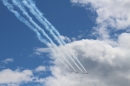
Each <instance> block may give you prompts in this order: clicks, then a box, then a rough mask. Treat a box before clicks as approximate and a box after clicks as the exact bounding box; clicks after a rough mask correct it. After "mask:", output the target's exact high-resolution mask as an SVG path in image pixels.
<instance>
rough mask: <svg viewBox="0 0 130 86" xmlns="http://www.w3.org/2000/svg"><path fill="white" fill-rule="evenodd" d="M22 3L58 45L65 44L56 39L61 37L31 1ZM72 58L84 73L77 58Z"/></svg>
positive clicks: (24, 0) (25, 0)
mask: <svg viewBox="0 0 130 86" xmlns="http://www.w3.org/2000/svg"><path fill="white" fill-rule="evenodd" d="M27 1H28V3H30V5H29V4H28V3H27ZM23 3H24V5H26V6H27V7H28V8H29V9H30V12H31V13H32V14H33V15H34V16H35V17H36V18H37V19H38V20H39V22H40V23H42V24H43V25H44V26H45V28H46V29H47V30H48V31H49V32H50V34H51V35H52V36H53V37H54V38H55V40H56V41H57V42H58V43H59V44H60V45H65V44H66V43H65V42H64V41H63V40H62V39H61V38H58V37H60V36H61V35H60V33H59V32H58V31H57V30H56V29H55V27H54V26H53V25H51V23H50V22H49V21H48V20H47V19H46V18H45V17H43V15H42V13H41V12H40V11H39V10H38V8H37V7H36V6H35V4H34V2H33V1H31V0H23ZM53 31H54V32H55V33H54V32H53ZM56 35H57V36H58V37H57V36H56ZM59 39H60V40H59ZM65 52H66V53H67V55H68V56H69V58H70V59H71V60H72V61H73V62H74V64H75V65H76V66H77V67H78V68H79V69H80V70H81V68H80V67H79V66H78V65H77V63H75V61H74V60H73V58H72V57H71V56H70V55H69V53H68V52H67V51H66V50H65ZM72 56H73V57H74V58H75V59H76V60H77V62H78V63H79V64H80V66H81V67H82V68H83V69H84V70H85V71H86V69H85V68H84V67H83V65H82V64H81V62H80V61H79V60H78V59H77V57H76V56H75V55H74V54H72ZM81 71H82V70H81ZM82 72H83V71H82ZM86 72H87V71H86Z"/></svg>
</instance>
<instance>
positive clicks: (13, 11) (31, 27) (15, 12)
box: [2, 0, 71, 71]
mask: <svg viewBox="0 0 130 86" xmlns="http://www.w3.org/2000/svg"><path fill="white" fill-rule="evenodd" d="M2 2H3V4H4V5H5V6H6V7H7V8H8V10H9V11H11V12H12V13H14V15H15V16H16V17H17V18H18V19H19V20H20V21H21V22H23V23H24V24H26V25H27V26H28V27H29V28H30V29H31V30H33V31H34V32H35V33H36V35H37V37H38V39H39V40H40V41H41V42H43V43H44V44H45V45H47V46H48V47H50V46H49V45H48V44H49V42H47V41H46V40H45V39H43V38H42V37H41V34H40V33H39V32H38V31H37V30H36V29H35V28H34V27H33V26H32V25H31V24H30V23H29V22H28V21H27V20H26V19H25V18H23V17H22V16H21V15H20V14H19V13H18V12H17V11H15V10H14V7H13V6H12V5H11V4H10V3H8V0H2ZM50 48H51V47H50ZM51 50H52V51H53V52H55V51H54V49H53V48H51ZM55 54H56V53H55ZM58 59H59V60H60V61H61V62H62V63H63V64H64V65H65V66H66V67H67V68H68V69H69V70H70V71H71V69H70V68H69V67H68V65H67V64H66V63H64V61H62V60H61V59H60V58H59V57H58Z"/></svg>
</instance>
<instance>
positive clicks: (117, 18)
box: [71, 0, 130, 38]
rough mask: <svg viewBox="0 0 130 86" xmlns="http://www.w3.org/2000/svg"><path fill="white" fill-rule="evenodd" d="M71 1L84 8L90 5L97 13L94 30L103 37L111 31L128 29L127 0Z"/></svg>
mask: <svg viewBox="0 0 130 86" xmlns="http://www.w3.org/2000/svg"><path fill="white" fill-rule="evenodd" d="M71 2H72V3H74V4H78V5H81V6H83V7H85V8H87V7H88V5H90V6H91V7H90V8H91V9H92V10H94V11H95V12H96V14H97V18H96V21H95V22H96V23H97V27H96V28H95V29H96V31H97V32H98V34H99V35H100V36H102V37H103V38H109V37H110V36H109V33H110V32H111V31H115V30H116V31H118V30H129V26H130V24H129V22H130V12H129V11H130V9H129V5H130V1H129V0H114V1H113V0H96V1H95V0H71Z"/></svg>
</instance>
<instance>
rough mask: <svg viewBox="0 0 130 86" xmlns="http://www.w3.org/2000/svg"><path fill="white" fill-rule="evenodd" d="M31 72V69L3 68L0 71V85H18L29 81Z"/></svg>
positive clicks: (31, 78)
mask: <svg viewBox="0 0 130 86" xmlns="http://www.w3.org/2000/svg"><path fill="white" fill-rule="evenodd" d="M32 76H33V73H32V71H31V70H23V71H19V70H15V71H13V70H11V69H4V70H1V71H0V85H4V84H5V85H7V86H18V85H19V84H20V83H23V82H30V81H32V80H33V77H32Z"/></svg>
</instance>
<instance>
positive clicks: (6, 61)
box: [1, 58, 14, 64]
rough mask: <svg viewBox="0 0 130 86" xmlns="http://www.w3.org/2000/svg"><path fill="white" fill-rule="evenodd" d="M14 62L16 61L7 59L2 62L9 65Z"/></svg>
mask: <svg viewBox="0 0 130 86" xmlns="http://www.w3.org/2000/svg"><path fill="white" fill-rule="evenodd" d="M13 61H14V59H13V58H7V59H5V60H2V61H1V62H2V63H5V64H8V63H9V62H13Z"/></svg>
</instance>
